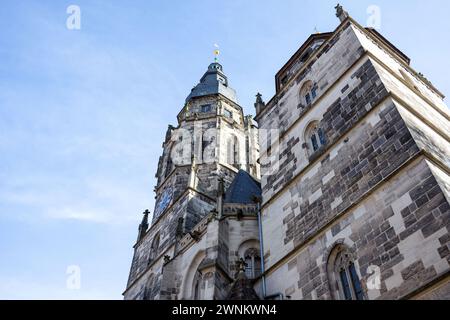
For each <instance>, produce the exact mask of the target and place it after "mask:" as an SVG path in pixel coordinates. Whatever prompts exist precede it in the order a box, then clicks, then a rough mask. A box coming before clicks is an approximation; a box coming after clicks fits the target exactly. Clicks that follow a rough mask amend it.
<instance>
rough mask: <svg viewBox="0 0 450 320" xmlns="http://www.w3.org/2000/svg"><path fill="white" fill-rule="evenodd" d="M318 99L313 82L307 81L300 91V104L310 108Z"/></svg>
mask: <svg viewBox="0 0 450 320" xmlns="http://www.w3.org/2000/svg"><path fill="white" fill-rule="evenodd" d="M316 97H317V87H316V86H315V85H314V83H313V82H312V81H310V80H309V81H306V82H305V83H304V84H303V86H302V88H301V89H300V103H301V104H303V105H304V106H308V105H310V104H311V103H313V101H314V99H316Z"/></svg>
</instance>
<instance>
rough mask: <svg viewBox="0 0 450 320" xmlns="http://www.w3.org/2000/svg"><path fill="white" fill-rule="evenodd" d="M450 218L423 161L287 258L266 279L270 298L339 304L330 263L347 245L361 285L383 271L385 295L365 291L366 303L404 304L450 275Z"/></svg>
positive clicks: (441, 196)
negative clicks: (333, 253) (372, 271)
mask: <svg viewBox="0 0 450 320" xmlns="http://www.w3.org/2000/svg"><path fill="white" fill-rule="evenodd" d="M449 218H450V206H449V204H448V202H447V201H446V199H445V197H444V195H443V193H442V191H441V189H440V186H439V184H438V183H437V181H436V179H435V177H434V175H433V174H432V172H431V170H430V168H429V166H428V163H427V161H425V160H424V158H420V159H418V160H416V161H415V162H413V163H411V164H410V165H408V166H407V167H406V168H404V169H402V171H401V172H400V173H398V174H397V175H396V176H395V177H394V178H392V179H391V180H390V181H389V182H388V183H386V184H385V185H383V186H382V187H381V188H379V189H377V190H376V191H375V192H374V193H372V194H371V195H370V196H369V197H367V198H365V199H364V200H363V201H361V202H360V203H359V204H358V205H357V206H356V207H354V208H352V209H351V210H349V211H348V212H347V213H345V215H344V216H342V217H341V218H340V219H339V220H337V221H335V222H333V223H332V224H331V225H330V226H328V227H327V228H325V229H323V230H321V231H320V232H318V233H317V234H316V235H315V238H314V239H312V240H310V242H308V243H305V244H304V245H303V246H302V247H301V249H300V250H299V251H298V252H296V253H295V254H293V255H291V256H289V257H288V260H287V261H286V262H284V263H283V264H282V266H281V267H280V268H278V269H276V270H275V271H273V272H272V273H271V274H270V275H269V276H268V278H267V286H268V293H269V294H270V293H272V292H278V291H280V290H281V291H282V292H283V293H285V294H286V295H290V296H292V299H330V298H336V297H332V295H331V293H330V290H329V283H328V277H327V271H326V270H327V259H328V253H329V252H330V251H331V249H332V248H333V247H334V245H335V244H337V243H341V242H343V243H345V244H346V245H347V246H348V247H350V248H351V249H352V251H353V252H354V253H355V255H356V265H357V269H358V272H359V275H360V277H361V279H362V282H363V283H367V280H368V279H369V277H370V274H368V273H367V271H368V267H369V266H378V267H379V268H380V271H381V289H380V290H367V287H366V295H367V297H368V298H370V299H398V298H402V297H403V296H405V295H408V294H410V293H411V292H412V291H414V290H416V289H417V288H420V287H421V286H423V285H425V284H426V283H427V282H429V281H431V280H433V279H434V278H436V277H438V276H439V275H442V274H445V273H447V272H448V271H449V260H450V259H449V258H450V256H449V251H448V248H449V245H450V237H449V236H448V235H449V229H450V219H449ZM268 240H269V241H270V240H272V239H268ZM269 243H270V242H269Z"/></svg>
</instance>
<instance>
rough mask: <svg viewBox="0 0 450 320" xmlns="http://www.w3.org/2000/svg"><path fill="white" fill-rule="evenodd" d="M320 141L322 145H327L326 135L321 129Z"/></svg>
mask: <svg viewBox="0 0 450 320" xmlns="http://www.w3.org/2000/svg"><path fill="white" fill-rule="evenodd" d="M319 140H320V144H321V145H325V143H326V141H325V135H324V134H323V130H322V129H320V128H319Z"/></svg>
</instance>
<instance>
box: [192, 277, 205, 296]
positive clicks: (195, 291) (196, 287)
mask: <svg viewBox="0 0 450 320" xmlns="http://www.w3.org/2000/svg"><path fill="white" fill-rule="evenodd" d="M203 297H204V280H203V274H202V273H201V272H200V271H198V270H197V271H196V273H195V277H194V283H193V287H192V299H193V300H202V299H203Z"/></svg>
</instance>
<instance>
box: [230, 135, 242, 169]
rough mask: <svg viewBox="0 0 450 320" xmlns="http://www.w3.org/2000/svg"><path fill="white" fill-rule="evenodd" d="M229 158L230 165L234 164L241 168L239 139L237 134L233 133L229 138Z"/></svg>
mask: <svg viewBox="0 0 450 320" xmlns="http://www.w3.org/2000/svg"><path fill="white" fill-rule="evenodd" d="M227 158H228V159H227V162H228V164H229V165H232V166H233V167H236V168H237V169H240V166H239V163H240V161H239V159H240V154H239V139H238V138H237V137H236V136H235V135H232V136H231V137H230V138H229V139H228V143H227Z"/></svg>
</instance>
